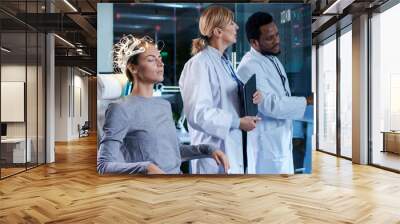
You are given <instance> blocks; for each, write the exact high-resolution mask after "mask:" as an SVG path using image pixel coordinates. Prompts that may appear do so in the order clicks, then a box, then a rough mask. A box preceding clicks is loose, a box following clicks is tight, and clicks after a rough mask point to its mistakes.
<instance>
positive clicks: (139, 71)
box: [97, 35, 229, 174]
mask: <svg viewBox="0 0 400 224" xmlns="http://www.w3.org/2000/svg"><path fill="white" fill-rule="evenodd" d="M115 51H116V52H115V55H116V58H117V59H116V60H115V62H114V63H115V64H116V65H117V67H118V68H119V69H122V70H125V73H126V76H127V77H128V79H129V80H130V81H132V83H134V85H133V90H132V94H131V95H129V96H127V97H125V98H123V99H121V100H119V101H118V102H115V103H111V104H110V106H109V107H108V109H107V112H106V116H105V117H106V120H105V123H104V127H103V132H104V134H103V136H102V138H101V141H100V142H99V144H100V146H99V151H98V157H97V171H98V172H99V173H100V174H105V173H113V174H137V173H140V174H179V173H181V170H180V165H181V162H182V161H184V160H190V159H195V158H204V157H209V158H213V159H214V161H215V163H219V164H221V166H223V167H224V168H225V171H227V170H228V168H229V162H228V160H227V159H226V156H225V155H224V153H223V152H222V151H221V150H219V149H217V148H214V147H213V146H210V145H204V144H203V145H196V146H193V145H180V144H179V143H178V138H177V136H176V128H175V124H174V121H173V119H172V111H171V105H170V104H169V102H168V101H166V100H164V99H161V98H157V97H153V86H154V84H155V83H159V82H161V81H163V79H164V64H163V62H162V60H161V56H160V51H159V50H158V49H157V47H156V45H155V44H154V43H153V42H152V40H151V39H150V38H136V37H134V36H132V35H127V36H125V37H123V38H122V39H121V40H120V41H119V43H118V44H116V48H115Z"/></svg>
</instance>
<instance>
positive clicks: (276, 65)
mask: <svg viewBox="0 0 400 224" xmlns="http://www.w3.org/2000/svg"><path fill="white" fill-rule="evenodd" d="M265 57H266V58H268V59H269V60H270V61H271V62H272V64H274V67H275V69H276V71H277V72H278V74H279V77H280V78H281V81H282V86H283V89H284V90H285V95H286V96H290V94H289V91H288V90H287V89H286V86H285V83H286V77H285V76H284V75H283V74H282V71H281V69H280V68H279V66H278V64H277V63H276V62H275V60H274V58H272V57H271V56H265Z"/></svg>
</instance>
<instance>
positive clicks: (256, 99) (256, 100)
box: [253, 90, 263, 104]
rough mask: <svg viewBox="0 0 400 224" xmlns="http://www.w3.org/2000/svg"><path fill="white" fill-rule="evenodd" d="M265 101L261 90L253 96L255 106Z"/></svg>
mask: <svg viewBox="0 0 400 224" xmlns="http://www.w3.org/2000/svg"><path fill="white" fill-rule="evenodd" d="M262 100H263V96H262V94H261V91H260V90H257V91H256V92H255V93H254V94H253V103H254V104H260V103H261V101H262Z"/></svg>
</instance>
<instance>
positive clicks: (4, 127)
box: [1, 123, 7, 136]
mask: <svg viewBox="0 0 400 224" xmlns="http://www.w3.org/2000/svg"><path fill="white" fill-rule="evenodd" d="M1 136H7V124H5V123H1Z"/></svg>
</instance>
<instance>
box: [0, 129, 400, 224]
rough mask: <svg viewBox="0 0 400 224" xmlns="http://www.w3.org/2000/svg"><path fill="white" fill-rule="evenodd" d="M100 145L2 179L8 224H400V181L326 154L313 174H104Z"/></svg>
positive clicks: (80, 146) (317, 157) (59, 150)
mask: <svg viewBox="0 0 400 224" xmlns="http://www.w3.org/2000/svg"><path fill="white" fill-rule="evenodd" d="M95 161H96V139H95V138H94V137H90V138H84V139H82V140H81V141H76V142H70V143H68V144H57V147H56V163H55V164H51V165H46V166H41V167H39V168H36V169H33V170H30V171H28V172H26V173H22V174H19V175H17V176H13V177H10V178H8V179H5V180H2V181H0V223H43V222H48V223H374V224H375V223H385V224H386V223H400V175H399V174H395V173H391V172H387V171H384V170H380V169H377V168H374V167H369V166H359V165H352V164H351V162H350V161H347V160H343V159H337V158H335V157H333V156H330V155H326V154H323V153H320V152H316V153H315V154H314V162H313V164H314V172H313V174H312V175H296V176H289V177H284V176H229V177H226V176H218V177H216V176H208V177H201V176H192V177H184V178H182V177H176V176H162V177H160V176H153V177H144V176H140V177H138V176H98V175H97V173H96V169H95V167H96V162H95Z"/></svg>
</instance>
